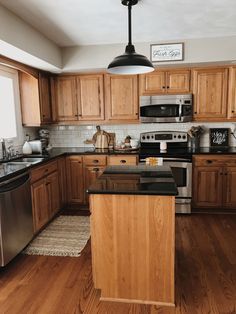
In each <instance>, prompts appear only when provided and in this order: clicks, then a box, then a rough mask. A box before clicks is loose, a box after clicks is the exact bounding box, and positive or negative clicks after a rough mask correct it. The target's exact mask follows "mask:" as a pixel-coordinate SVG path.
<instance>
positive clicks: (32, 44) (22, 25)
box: [0, 5, 62, 71]
mask: <svg viewBox="0 0 236 314" xmlns="http://www.w3.org/2000/svg"><path fill="white" fill-rule="evenodd" d="M8 51H9V52H8ZM0 53H1V54H3V55H5V56H7V57H9V58H12V59H14V60H17V61H20V62H23V63H26V64H29V65H32V66H35V67H37V66H38V67H39V68H41V67H42V63H43V61H44V62H45V67H47V68H48V70H49V69H51V70H52V71H53V70H54V71H56V70H60V69H61V66H62V57H61V50H60V48H59V47H58V46H57V45H56V44H54V43H53V42H51V41H50V40H49V39H47V38H46V37H45V36H43V35H42V34H41V33H40V32H38V31H36V30H35V29H34V28H33V27H31V26H30V25H29V24H27V23H26V22H24V21H23V20H22V19H20V18H19V17H17V16H16V15H15V14H13V13H12V12H10V11H9V10H7V9H6V8H4V7H3V6H1V5H0ZM22 56H23V58H24V59H23V60H22ZM37 62H38V63H37ZM32 63H33V64H32Z"/></svg>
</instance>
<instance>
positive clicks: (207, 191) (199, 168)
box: [193, 156, 236, 209]
mask: <svg viewBox="0 0 236 314" xmlns="http://www.w3.org/2000/svg"><path fill="white" fill-rule="evenodd" d="M217 157H218V156H214V157H211V156H207V157H206V158H204V157H202V156H201V157H195V158H194V175H193V207H194V208H213V209H214V208H215V209H236V193H235V186H236V158H235V156H229V157H227V156H222V157H219V158H217ZM206 164H208V165H206Z"/></svg>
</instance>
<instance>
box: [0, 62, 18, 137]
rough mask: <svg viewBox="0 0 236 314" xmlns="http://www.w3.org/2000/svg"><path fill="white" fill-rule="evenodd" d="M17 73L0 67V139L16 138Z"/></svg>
mask: <svg viewBox="0 0 236 314" xmlns="http://www.w3.org/2000/svg"><path fill="white" fill-rule="evenodd" d="M19 107H20V106H19V85H18V72H17V71H16V70H14V69H11V68H7V67H4V66H0V138H16V137H17V135H18V123H21V121H19V119H21V115H20V110H19Z"/></svg>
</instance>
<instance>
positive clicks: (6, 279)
mask: <svg viewBox="0 0 236 314" xmlns="http://www.w3.org/2000/svg"><path fill="white" fill-rule="evenodd" d="M175 270H176V283H175V290H176V308H175V309H172V308H168V307H155V306H149V305H139V304H128V303H126V304H125V303H114V302H105V301H100V300H99V297H100V293H99V291H98V290H95V289H94V286H93V280H92V268H91V249H90V243H88V245H87V246H86V248H85V249H84V251H83V253H82V255H81V256H80V257H79V258H76V257H50V256H48V257H47V256H25V255H19V256H18V257H17V258H16V259H15V260H14V261H13V262H12V263H10V264H9V265H8V266H7V267H5V268H2V269H0V313H1V314H19V313H20V314H54V313H55V314H83V313H85V314H174V313H176V314H235V313H236V215H205V214H204V215H200V214H199V215H191V216H190V215H179V216H176V266H175Z"/></svg>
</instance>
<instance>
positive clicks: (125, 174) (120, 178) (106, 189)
mask: <svg viewBox="0 0 236 314" xmlns="http://www.w3.org/2000/svg"><path fill="white" fill-rule="evenodd" d="M87 192H88V193H89V194H130V195H134V194H135V195H169V196H171V195H172V196H175V195H177V194H178V191H177V187H176V184H175V181H174V178H173V175H172V172H171V169H170V167H167V166H158V167H151V166H146V165H139V166H123V165H122V166H108V167H107V168H106V169H105V171H104V172H103V174H102V175H101V176H100V177H99V178H98V179H97V180H96V182H95V183H94V184H92V185H91V186H90V187H89V189H88V190H87Z"/></svg>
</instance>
